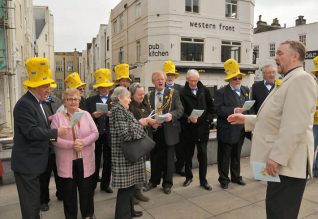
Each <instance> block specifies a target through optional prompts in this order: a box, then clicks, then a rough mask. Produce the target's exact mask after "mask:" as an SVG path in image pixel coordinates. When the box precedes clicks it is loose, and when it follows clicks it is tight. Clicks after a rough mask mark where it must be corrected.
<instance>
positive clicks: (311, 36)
mask: <svg viewBox="0 0 318 219" xmlns="http://www.w3.org/2000/svg"><path fill="white" fill-rule="evenodd" d="M317 36H318V22H315V23H311V24H306V20H305V19H304V18H303V16H299V17H298V18H297V20H296V21H295V26H294V27H289V28H282V29H277V30H271V31H266V32H261V33H256V34H255V35H254V51H255V55H256V65H257V66H258V67H259V70H258V71H256V78H255V79H256V80H262V74H261V71H260V69H261V67H262V66H263V65H265V64H273V65H276V63H275V51H276V49H277V47H278V46H279V44H280V43H282V42H283V41H286V40H298V41H301V42H303V43H304V44H305V46H306V50H307V54H306V59H305V63H304V67H305V70H306V71H307V72H311V71H312V70H313V69H314V64H313V61H312V59H313V58H314V57H316V56H318V42H317Z"/></svg>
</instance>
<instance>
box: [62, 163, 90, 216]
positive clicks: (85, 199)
mask: <svg viewBox="0 0 318 219" xmlns="http://www.w3.org/2000/svg"><path fill="white" fill-rule="evenodd" d="M60 179H61V186H62V192H63V205H64V215H65V218H66V219H77V209H78V208H77V190H78V193H79V204H80V210H81V215H82V218H85V217H90V216H93V215H94V197H93V196H94V195H93V194H94V191H93V186H92V183H93V175H91V176H89V177H86V178H84V169H83V160H82V159H77V160H73V178H60Z"/></svg>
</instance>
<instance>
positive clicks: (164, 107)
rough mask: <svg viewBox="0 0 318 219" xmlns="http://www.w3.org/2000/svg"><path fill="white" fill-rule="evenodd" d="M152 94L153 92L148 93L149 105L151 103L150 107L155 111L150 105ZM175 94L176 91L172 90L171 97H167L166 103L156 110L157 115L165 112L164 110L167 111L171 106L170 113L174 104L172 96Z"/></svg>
mask: <svg viewBox="0 0 318 219" xmlns="http://www.w3.org/2000/svg"><path fill="white" fill-rule="evenodd" d="M151 92H152V91H150V92H149V93H148V103H149V105H150V108H151V110H154V109H152V107H151V104H150V95H151ZM173 93H174V89H173V88H172V89H170V93H169V95H168V96H166V97H165V98H166V99H167V101H166V103H165V104H163V105H162V106H161V107H158V109H156V110H155V111H156V113H158V112H163V110H165V109H166V108H167V107H168V106H169V110H168V112H170V109H171V104H172V95H173Z"/></svg>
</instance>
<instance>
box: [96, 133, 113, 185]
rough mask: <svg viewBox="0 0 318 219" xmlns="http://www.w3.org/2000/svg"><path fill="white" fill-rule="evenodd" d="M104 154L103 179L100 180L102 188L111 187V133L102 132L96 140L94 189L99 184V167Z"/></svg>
mask: <svg viewBox="0 0 318 219" xmlns="http://www.w3.org/2000/svg"><path fill="white" fill-rule="evenodd" d="M102 155H103V170H102V179H101V182H100V188H101V189H103V190H104V189H106V188H108V187H109V184H110V178H111V171H112V170H111V162H112V161H111V148H110V137H109V134H102V135H100V136H99V138H98V139H97V141H96V142H95V173H94V185H93V187H94V189H95V188H96V186H97V182H98V179H99V169H100V163H101V158H102Z"/></svg>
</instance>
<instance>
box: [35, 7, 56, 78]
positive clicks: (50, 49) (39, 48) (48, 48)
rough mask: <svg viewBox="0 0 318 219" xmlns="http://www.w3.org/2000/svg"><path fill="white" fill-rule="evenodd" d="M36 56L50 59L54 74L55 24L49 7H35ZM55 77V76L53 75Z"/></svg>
mask: <svg viewBox="0 0 318 219" xmlns="http://www.w3.org/2000/svg"><path fill="white" fill-rule="evenodd" d="M33 15H34V27H35V28H34V32H35V33H34V35H35V41H34V47H35V48H34V55H35V56H39V57H44V58H47V59H49V61H50V68H51V70H52V72H53V73H54V70H55V67H54V26H53V25H54V23H53V15H52V14H51V13H50V10H49V8H48V7H47V6H34V7H33ZM53 77H54V74H53Z"/></svg>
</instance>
